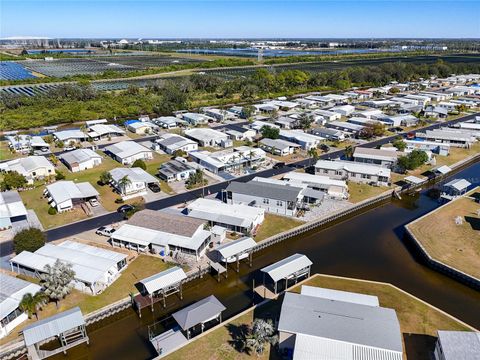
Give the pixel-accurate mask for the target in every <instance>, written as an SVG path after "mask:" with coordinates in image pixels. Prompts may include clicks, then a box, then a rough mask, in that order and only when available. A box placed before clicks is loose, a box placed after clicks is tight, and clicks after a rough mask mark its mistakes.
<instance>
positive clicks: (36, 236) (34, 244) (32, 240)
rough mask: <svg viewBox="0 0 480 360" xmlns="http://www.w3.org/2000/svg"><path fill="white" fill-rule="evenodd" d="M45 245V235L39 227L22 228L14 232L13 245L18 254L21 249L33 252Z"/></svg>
mask: <svg viewBox="0 0 480 360" xmlns="http://www.w3.org/2000/svg"><path fill="white" fill-rule="evenodd" d="M43 245H45V235H44V234H43V232H42V231H40V229H37V228H28V229H23V230H21V231H19V232H18V233H16V234H15V236H14V238H13V247H14V249H15V253H16V254H17V255H18V254H20V253H21V252H22V251H23V250H26V251H30V252H34V251H37V250H38V249H40V248H41V247H42V246H43Z"/></svg>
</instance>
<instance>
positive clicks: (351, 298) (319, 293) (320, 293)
mask: <svg viewBox="0 0 480 360" xmlns="http://www.w3.org/2000/svg"><path fill="white" fill-rule="evenodd" d="M300 293H301V294H302V295H307V296H315V297H321V298H324V299H329V300H336V301H345V302H350V303H355V304H362V305H369V306H380V303H379V301H378V297H377V296H373V295H365V294H358V293H354V292H350V291H341V290H333V289H326V288H321V287H316V286H308V285H302V288H301V291H300Z"/></svg>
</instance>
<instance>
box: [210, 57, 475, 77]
mask: <svg viewBox="0 0 480 360" xmlns="http://www.w3.org/2000/svg"><path fill="white" fill-rule="evenodd" d="M438 60H443V61H445V62H451V63H479V62H480V56H478V55H466V56H463V55H447V56H413V57H401V56H395V57H389V58H379V59H362V60H348V61H345V60H343V61H322V62H309V63H296V64H281V65H270V66H268V65H266V66H264V68H266V69H267V70H269V71H271V72H277V73H278V72H282V71H286V70H301V71H306V72H311V73H315V72H323V71H331V70H339V69H344V68H348V67H352V66H376V65H380V64H385V63H394V62H403V63H413V64H433V63H435V62H437V61H438ZM255 71H256V68H254V67H244V68H224V69H212V70H205V71H204V72H205V73H207V74H210V75H215V76H221V77H225V78H232V77H236V76H248V75H251V74H253V73H254V72H255Z"/></svg>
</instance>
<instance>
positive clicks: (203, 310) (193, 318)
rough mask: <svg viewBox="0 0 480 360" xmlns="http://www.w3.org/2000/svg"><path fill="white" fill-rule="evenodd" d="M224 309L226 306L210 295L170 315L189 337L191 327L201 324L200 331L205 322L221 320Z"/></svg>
mask: <svg viewBox="0 0 480 360" xmlns="http://www.w3.org/2000/svg"><path fill="white" fill-rule="evenodd" d="M225 309H226V307H225V306H223V304H222V303H221V302H220V301H219V300H218V299H217V298H216V297H215V296H213V295H210V296H209V297H206V298H204V299H202V300H200V301H197V302H196V303H194V304H192V305H190V306H187V307H186V308H184V309H182V310H180V311H177V312H176V313H174V314H173V315H172V316H173V318H174V319H175V321H176V322H177V323H178V325H180V327H181V328H182V330H184V331H186V333H187V338H188V339H189V338H190V331H191V329H192V328H193V327H195V326H197V325H201V332H203V329H204V328H205V323H207V322H209V321H212V320H216V319H218V320H219V322H222V311H223V310H225Z"/></svg>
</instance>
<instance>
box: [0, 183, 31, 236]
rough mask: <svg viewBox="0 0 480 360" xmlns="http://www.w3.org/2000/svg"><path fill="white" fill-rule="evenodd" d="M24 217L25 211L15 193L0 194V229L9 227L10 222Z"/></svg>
mask: <svg viewBox="0 0 480 360" xmlns="http://www.w3.org/2000/svg"><path fill="white" fill-rule="evenodd" d="M25 216H27V209H26V208H25V205H24V204H23V202H22V198H21V197H20V195H19V194H18V192H17V191H15V190H11V191H2V192H0V228H2V227H4V226H2V225H5V227H8V226H10V225H11V223H10V221H11V220H12V219H13V220H14V218H20V217H21V218H23V217H25Z"/></svg>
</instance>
